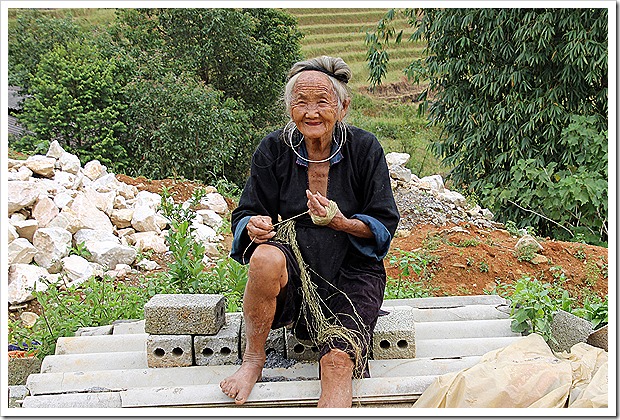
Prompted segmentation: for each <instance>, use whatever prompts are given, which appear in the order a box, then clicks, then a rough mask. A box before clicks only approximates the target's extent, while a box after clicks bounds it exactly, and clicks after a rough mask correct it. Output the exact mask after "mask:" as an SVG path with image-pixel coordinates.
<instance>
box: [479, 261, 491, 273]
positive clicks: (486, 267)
mask: <svg viewBox="0 0 620 420" xmlns="http://www.w3.org/2000/svg"><path fill="white" fill-rule="evenodd" d="M478 270H480V272H481V273H488V272H489V264H487V262H486V261H480V263H479V264H478Z"/></svg>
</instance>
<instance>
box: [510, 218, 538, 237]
mask: <svg viewBox="0 0 620 420" xmlns="http://www.w3.org/2000/svg"><path fill="white" fill-rule="evenodd" d="M504 227H505V228H506V230H507V231H508V233H510V234H511V235H512V236H516V237H521V236H523V235H526V234H529V235H532V236H534V235H535V234H536V229H534V228H533V227H532V226H526V227H524V228H518V227H517V224H516V223H515V222H513V221H512V220H508V221H507V222H506V223H505V224H504Z"/></svg>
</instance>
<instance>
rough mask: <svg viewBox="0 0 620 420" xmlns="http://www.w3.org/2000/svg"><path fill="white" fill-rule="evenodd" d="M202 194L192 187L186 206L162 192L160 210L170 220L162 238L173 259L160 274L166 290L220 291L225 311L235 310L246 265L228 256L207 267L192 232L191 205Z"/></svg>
mask: <svg viewBox="0 0 620 420" xmlns="http://www.w3.org/2000/svg"><path fill="white" fill-rule="evenodd" d="M203 195H204V189H196V190H195V191H194V194H193V196H192V198H191V199H190V200H189V203H188V205H185V206H184V205H181V204H176V203H175V202H174V201H173V199H172V197H171V196H170V194H169V192H168V191H167V190H166V189H165V188H164V190H163V191H162V200H161V209H162V212H163V214H164V216H165V217H166V218H167V219H168V220H169V221H170V229H169V230H168V236H167V238H166V240H167V242H168V246H169V249H170V252H171V253H172V257H173V261H172V263H171V264H170V265H169V270H168V271H167V272H164V273H162V274H160V276H161V277H162V278H164V279H166V280H165V281H166V283H167V284H168V285H169V287H170V291H169V293H209V294H223V295H224V296H225V297H226V298H227V305H228V310H229V311H230V312H235V311H238V310H239V309H240V308H241V301H242V298H243V292H244V290H245V284H246V282H247V266H243V265H241V264H239V263H237V262H236V261H234V260H233V259H232V258H230V257H222V258H219V259H218V260H217V261H216V263H215V265H214V266H213V267H207V265H206V264H205V262H204V260H203V257H204V255H205V254H204V252H205V247H204V245H203V244H202V243H200V241H198V240H196V239H195V238H194V236H193V234H192V232H193V230H194V229H193V227H192V224H191V223H192V220H193V218H194V217H195V216H196V214H195V212H194V210H193V209H194V207H195V206H196V204H197V203H198V202H199V201H200V198H201V197H202V196H203Z"/></svg>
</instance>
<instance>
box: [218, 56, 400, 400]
mask: <svg viewBox="0 0 620 420" xmlns="http://www.w3.org/2000/svg"><path fill="white" fill-rule="evenodd" d="M288 77H289V80H288V83H287V85H286V90H285V95H284V98H285V103H286V107H287V111H288V114H289V115H290V118H291V120H290V121H289V123H288V124H287V125H286V126H285V127H284V128H283V129H282V130H278V131H275V132H273V133H271V134H269V135H267V137H265V138H264V139H263V140H262V142H261V143H260V145H259V146H258V148H257V150H256V152H255V153H254V156H253V158H252V165H251V174H250V178H249V179H248V181H247V183H246V186H245V188H244V190H243V193H242V195H241V199H240V201H239V206H238V207H237V208H236V209H235V210H234V211H233V214H232V231H233V232H234V241H233V246H232V250H231V256H232V257H233V258H235V259H236V260H237V261H239V262H241V263H244V264H245V263H247V262H248V261H249V271H248V282H247V285H246V289H245V295H244V299H243V314H244V318H245V326H246V336H247V344H246V348H245V353H244V356H243V361H242V364H241V367H240V368H239V370H238V371H237V372H236V373H235V374H233V375H232V376H230V377H228V378H226V379H224V380H223V381H222V382H221V383H220V386H221V388H222V391H223V392H224V393H225V394H226V395H228V396H229V397H231V398H234V399H235V402H236V403H237V404H243V403H244V402H245V401H246V399H247V398H248V396H249V395H250V392H251V390H252V388H253V386H254V384H255V383H256V382H257V381H258V380H260V378H261V373H262V369H263V365H264V363H265V359H266V355H265V342H266V340H267V335H268V334H269V330H270V328H280V327H282V326H288V325H292V329H293V332H294V334H295V335H296V337H297V338H298V339H300V340H302V341H303V340H310V341H311V342H312V343H313V344H314V345H315V346H317V348H318V349H319V357H320V362H319V375H320V381H321V397H320V399H319V404H318V405H319V407H350V406H351V403H352V378H353V377H354V375H356V376H359V377H361V376H369V372H368V367H367V357H368V346H369V343H370V342H371V337H372V331H373V329H374V327H375V324H376V321H377V317H378V314H379V309H380V307H381V304H382V302H383V293H384V289H385V281H386V275H385V269H384V266H383V258H384V257H385V255H386V253H387V251H388V249H389V246H390V242H391V240H392V237H393V235H394V232H395V230H396V226H397V224H398V220H399V215H398V210H397V208H396V204H395V202H394V197H393V195H392V190H391V188H390V179H389V173H388V168H387V164H386V161H385V156H384V152H383V149H382V148H381V145H380V144H379V142H378V141H377V139H376V137H375V136H374V135H373V134H371V133H369V132H366V131H364V130H361V129H359V128H356V127H353V126H350V125H346V124H345V123H344V122H343V120H344V118H345V116H346V114H347V111H348V109H349V105H350V102H351V99H350V95H349V91H348V89H347V82H348V81H349V79H350V77H351V70H350V69H349V67H348V66H347V64H346V63H345V62H344V61H343V60H342V59H341V58H333V57H326V56H323V57H319V58H315V59H311V60H308V61H302V62H298V63H296V64H295V65H294V66H293V67H292V69H291V70H290V72H289V75H288ZM289 219H291V220H294V231H295V234H296V241H294V242H296V243H294V244H292V243H289V242H287V241H282V240H275V239H276V238H274V237H275V236H276V233H277V231H278V229H279V228H280V227H281V225H280V223H279V220H280V221H282V220H289ZM295 250H297V251H298V252H294V251H295ZM299 253H300V254H301V261H300V259H299ZM304 272H307V273H309V275H308V277H309V278H310V281H311V282H312V283H313V285H314V286H313V287H311V289H313V290H316V293H317V295H318V300H319V308H320V309H319V311H317V310H316V309H314V310H313V307H312V305H310V304H309V300H311V299H310V298H311V296H308V294H307V291H306V292H304V291H303V290H302V289H304V290H307V289H305V288H304V287H302V286H303V285H302V280H303V278H304V276H303V275H302V274H303V273H304ZM321 320H325V321H326V322H328V323H329V324H330V325H331V324H333V325H335V326H337V327H338V328H341V329H340V330H339V329H338V328H335V329H332V328H324V327H321V328H320V331H319V328H317V326H316V325H314V324H316V323H319V324H321V325H323V323H322V322H321ZM338 331H345V332H348V333H349V334H343V333H341V332H338Z"/></svg>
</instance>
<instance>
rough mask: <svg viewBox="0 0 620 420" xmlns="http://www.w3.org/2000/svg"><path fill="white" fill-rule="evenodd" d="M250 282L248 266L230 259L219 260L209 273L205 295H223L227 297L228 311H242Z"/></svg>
mask: <svg viewBox="0 0 620 420" xmlns="http://www.w3.org/2000/svg"><path fill="white" fill-rule="evenodd" d="M247 281H248V266H246V265H241V264H239V263H238V262H237V261H235V260H233V259H232V258H230V257H224V258H222V259H220V260H218V261H217V262H216V264H215V266H214V267H213V268H212V269H211V270H209V271H208V272H207V277H206V283H205V285H204V288H203V289H202V290H203V293H221V294H223V295H224V296H226V302H227V305H228V307H227V311H228V312H237V311H239V310H240V309H241V306H242V301H243V292H244V291H245V285H246V283H247Z"/></svg>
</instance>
